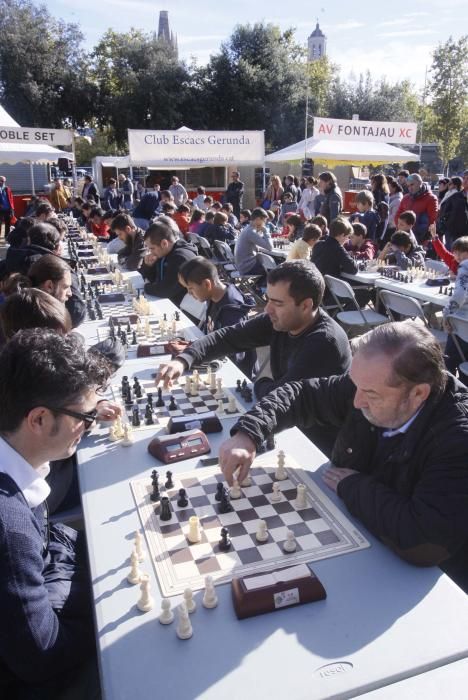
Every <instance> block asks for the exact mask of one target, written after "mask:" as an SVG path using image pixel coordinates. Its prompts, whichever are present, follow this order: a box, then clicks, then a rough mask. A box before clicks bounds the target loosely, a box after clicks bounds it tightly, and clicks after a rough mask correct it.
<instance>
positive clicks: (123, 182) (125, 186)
mask: <svg viewBox="0 0 468 700" xmlns="http://www.w3.org/2000/svg"><path fill="white" fill-rule="evenodd" d="M119 189H120V194H121V196H122V204H123V207H124V209H127V211H129V210H131V209H133V189H134V188H133V182H132V181H131V180H130V178H128V177H126V175H124V174H123V173H120V175H119Z"/></svg>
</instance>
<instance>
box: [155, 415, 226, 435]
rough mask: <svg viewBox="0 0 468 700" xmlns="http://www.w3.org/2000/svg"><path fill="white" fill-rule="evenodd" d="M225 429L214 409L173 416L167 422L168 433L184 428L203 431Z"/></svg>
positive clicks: (216, 431)
mask: <svg viewBox="0 0 468 700" xmlns="http://www.w3.org/2000/svg"><path fill="white" fill-rule="evenodd" d="M222 429H223V426H222V425H221V421H220V420H219V418H218V416H217V415H216V413H215V412H214V411H209V412H208V413H200V414H198V416H196V417H194V416H182V417H180V418H179V417H178V418H171V419H170V421H169V423H168V424H167V432H168V433H180V432H182V431H184V430H201V431H203V433H220V432H221V431H222Z"/></svg>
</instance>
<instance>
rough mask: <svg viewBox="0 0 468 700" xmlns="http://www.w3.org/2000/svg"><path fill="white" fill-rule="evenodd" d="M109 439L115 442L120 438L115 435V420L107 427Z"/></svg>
mask: <svg viewBox="0 0 468 700" xmlns="http://www.w3.org/2000/svg"><path fill="white" fill-rule="evenodd" d="M109 440H110V441H111V442H116V441H117V440H120V438H119V437H117V433H116V429H115V421H114V422H113V423H111V425H110V428H109Z"/></svg>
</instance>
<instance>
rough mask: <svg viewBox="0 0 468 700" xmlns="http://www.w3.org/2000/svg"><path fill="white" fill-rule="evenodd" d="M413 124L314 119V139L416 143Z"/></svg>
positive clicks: (415, 127)
mask: <svg viewBox="0 0 468 700" xmlns="http://www.w3.org/2000/svg"><path fill="white" fill-rule="evenodd" d="M417 128H418V125H417V124H415V123H413V122H365V121H360V120H358V119H327V118H325V117H314V139H331V140H334V141H380V142H385V143H416V132H417Z"/></svg>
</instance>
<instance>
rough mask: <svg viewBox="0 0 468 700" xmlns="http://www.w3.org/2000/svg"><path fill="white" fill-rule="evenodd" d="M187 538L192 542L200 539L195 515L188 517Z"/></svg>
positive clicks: (198, 523) (198, 525) (197, 520)
mask: <svg viewBox="0 0 468 700" xmlns="http://www.w3.org/2000/svg"><path fill="white" fill-rule="evenodd" d="M187 539H188V541H189V542H191V543H192V544H195V543H196V542H200V540H201V534H200V521H199V519H198V517H197V516H196V515H192V516H191V517H190V518H189V532H188V535H187Z"/></svg>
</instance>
